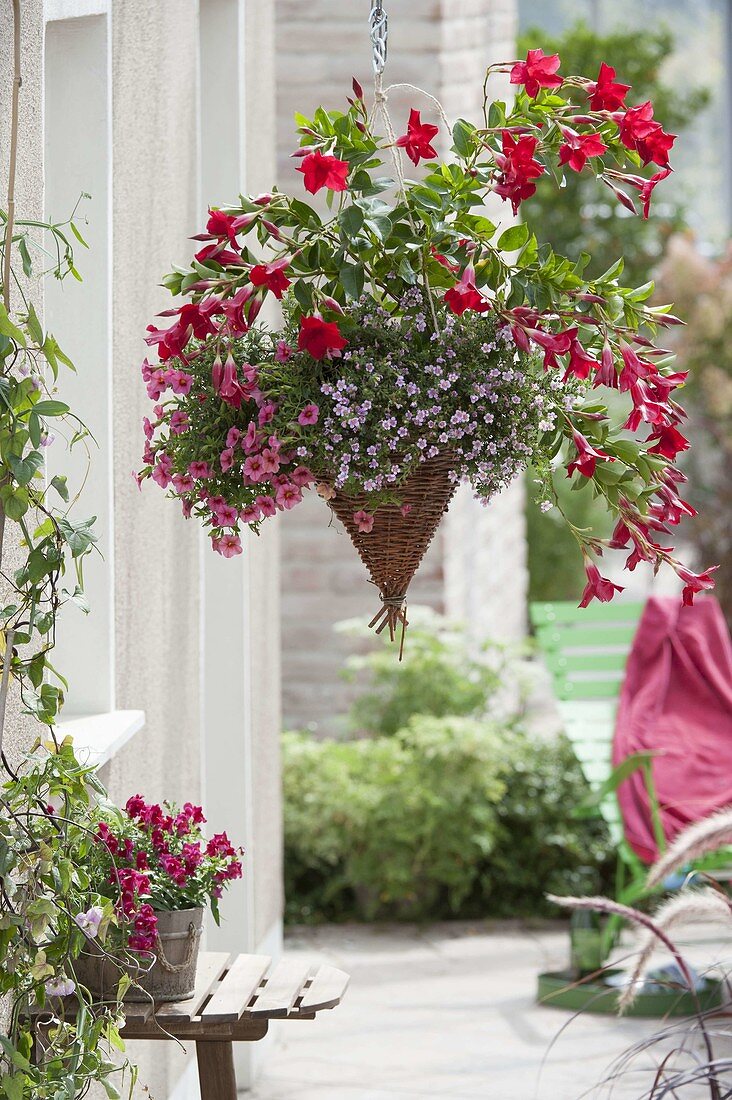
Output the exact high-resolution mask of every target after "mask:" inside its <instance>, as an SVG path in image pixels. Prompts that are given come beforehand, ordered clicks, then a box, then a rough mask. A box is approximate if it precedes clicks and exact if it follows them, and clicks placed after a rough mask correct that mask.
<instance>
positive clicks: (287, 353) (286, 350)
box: [275, 340, 292, 363]
mask: <svg viewBox="0 0 732 1100" xmlns="http://www.w3.org/2000/svg"><path fill="white" fill-rule="evenodd" d="M291 356H292V348H291V347H290V345H289V344H288V343H287V341H286V340H278V341H277V347H276V349H275V362H277V363H286V362H287V360H288V359H289V358H290V357H291Z"/></svg>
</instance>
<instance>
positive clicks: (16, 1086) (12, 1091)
mask: <svg viewBox="0 0 732 1100" xmlns="http://www.w3.org/2000/svg"><path fill="white" fill-rule="evenodd" d="M28 1068H30V1066H29V1067H28ZM2 1086H3V1092H4V1093H5V1095H6V1096H7V1098H8V1100H23V1092H24V1091H25V1074H24V1073H16V1074H15V1075H14V1076H13V1077H8V1075H7V1074H5V1075H4V1076H3V1079H2Z"/></svg>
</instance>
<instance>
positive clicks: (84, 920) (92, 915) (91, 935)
mask: <svg viewBox="0 0 732 1100" xmlns="http://www.w3.org/2000/svg"><path fill="white" fill-rule="evenodd" d="M103 917H104V910H103V909H102V907H101V906H100V905H92V907H91V909H87V911H86V913H77V914H76V916H75V917H74V921H75V923H76V924H77V925H78V926H79V928H80V929H81V930H82V932H83V933H84V935H85V936H86V938H87V939H88V940H94V939H96V938H97V936H98V935H99V925H100V924H101V923H102V918H103Z"/></svg>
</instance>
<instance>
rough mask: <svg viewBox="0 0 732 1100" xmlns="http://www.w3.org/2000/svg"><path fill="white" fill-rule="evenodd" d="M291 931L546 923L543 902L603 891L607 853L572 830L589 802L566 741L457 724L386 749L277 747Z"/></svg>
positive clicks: (450, 721) (384, 744)
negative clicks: (389, 923)
mask: <svg viewBox="0 0 732 1100" xmlns="http://www.w3.org/2000/svg"><path fill="white" fill-rule="evenodd" d="M283 760H284V793H285V886H286V897H287V917H288V919H289V920H291V921H307V922H312V921H318V920H348V919H366V920H372V919H439V918H446V917H467V918H474V917H487V916H507V915H510V916H517V915H526V916H529V915H537V914H543V913H548V912H549V908H548V906H547V905H546V904H545V902H544V893H545V892H546V891H547V890H548V889H552V890H557V891H562V890H565V889H570V890H573V891H575V890H576V891H579V890H596V889H599V888H600V887H602V886H603V885H604V883H603V881H602V879H603V875H604V874H605V872H606V870H607V866H608V865H609V842H608V838H607V835H606V833H605V831H604V829H603V827H602V826H601V825H598V823H596V822H586V821H577V822H574V821H571V820H570V819H569V810H570V808H571V806H572V805H575V804H576V803H577V802H578V801H579V799H580V798H582V797H583V796H584V794H585V793H586V785H585V783H584V780H583V779H582V776H581V773H580V771H579V767H578V765H577V763H576V761H575V759H574V757H573V755H572V752H571V749H570V748H569V746H568V745H567V744H566V743H565V742H559V743H546V742H544V741H539V740H533V739H531V738H528V737H526V736H525V735H517V734H513V735H512V736H511V737H509V738H507V737H506V735H505V731H504V730H503V729H502V728H501V727H500V726H498V725H495V724H491V723H490V722H489V721H486V720H479V719H475V718H469V717H464V716H448V717H443V718H435V717H429V716H415V717H413V718H412V719H411V720H410V721H409V723H408V724H407V725H406V726H405V727H404V728H403V729H401V730H399V731H398V732H397V733H396V734H395V735H393V736H387V737H375V738H371V739H364V740H359V741H348V742H338V741H315V740H314V739H312V738H311V737H310V736H309V735H307V734H300V733H288V734H286V735H285V736H284V740H283Z"/></svg>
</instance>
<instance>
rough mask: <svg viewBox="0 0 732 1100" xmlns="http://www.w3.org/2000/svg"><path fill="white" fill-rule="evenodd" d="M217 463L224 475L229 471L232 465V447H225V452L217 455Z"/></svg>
mask: <svg viewBox="0 0 732 1100" xmlns="http://www.w3.org/2000/svg"><path fill="white" fill-rule="evenodd" d="M219 463H220V465H221V472H222V473H224V474H225V473H226V471H227V470H230V469H231V467H232V466H233V465H234V448H233V447H227V448H226V450H224V451H222V452H221V454H220V455H219Z"/></svg>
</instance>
